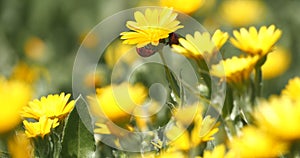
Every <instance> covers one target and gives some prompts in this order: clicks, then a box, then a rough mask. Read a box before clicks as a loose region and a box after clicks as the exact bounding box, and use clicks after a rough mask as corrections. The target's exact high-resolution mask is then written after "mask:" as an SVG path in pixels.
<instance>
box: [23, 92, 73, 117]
mask: <svg viewBox="0 0 300 158" xmlns="http://www.w3.org/2000/svg"><path fill="white" fill-rule="evenodd" d="M70 96H71V95H70V94H67V95H65V93H61V94H60V95H58V94H55V95H52V94H50V95H48V96H47V97H44V96H43V97H41V99H40V100H38V99H35V100H33V101H31V102H29V104H28V106H25V107H24V108H23V110H22V112H21V115H22V117H24V118H33V119H36V120H39V119H40V118H41V117H43V116H46V117H48V118H51V119H54V118H58V119H59V120H63V119H64V118H65V117H66V116H67V115H68V114H69V113H70V112H71V111H72V109H73V108H74V106H75V101H74V100H71V101H70V102H68V100H69V98H70Z"/></svg>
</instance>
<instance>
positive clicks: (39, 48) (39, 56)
mask: <svg viewBox="0 0 300 158" xmlns="http://www.w3.org/2000/svg"><path fill="white" fill-rule="evenodd" d="M45 51H46V45H45V43H44V41H43V40H42V39H40V38H39V37H30V38H28V39H27V41H26V42H25V46H24V52H25V55H26V56H27V57H28V58H30V59H33V60H38V61H39V60H43V59H44V56H45Z"/></svg>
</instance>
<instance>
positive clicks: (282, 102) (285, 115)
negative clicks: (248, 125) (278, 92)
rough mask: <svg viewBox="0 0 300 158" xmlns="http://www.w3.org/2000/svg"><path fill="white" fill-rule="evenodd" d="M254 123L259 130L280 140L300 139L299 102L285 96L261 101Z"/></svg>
mask: <svg viewBox="0 0 300 158" xmlns="http://www.w3.org/2000/svg"><path fill="white" fill-rule="evenodd" d="M254 116H255V119H256V123H257V124H258V126H259V127H260V128H261V129H264V130H265V131H268V132H269V133H271V134H273V135H275V136H277V137H279V138H280V139H286V140H295V139H299V138H300V132H299V131H300V124H299V122H300V101H299V100H298V101H297V102H295V101H293V100H291V99H290V98H289V97H287V96H280V97H277V96H273V97H271V98H270V99H269V100H268V101H262V102H261V103H260V104H259V106H257V109H256V112H255V115H254Z"/></svg>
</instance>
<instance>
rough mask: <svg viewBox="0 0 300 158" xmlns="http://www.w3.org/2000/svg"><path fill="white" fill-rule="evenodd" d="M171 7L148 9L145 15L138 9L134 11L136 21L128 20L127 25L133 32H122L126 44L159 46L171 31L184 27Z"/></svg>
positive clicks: (139, 46)
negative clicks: (160, 41)
mask: <svg viewBox="0 0 300 158" xmlns="http://www.w3.org/2000/svg"><path fill="white" fill-rule="evenodd" d="M172 12H173V10H172V9H170V8H163V9H162V10H158V9H153V10H151V9H149V8H148V9H146V11H145V15H144V14H142V13H141V12H139V11H137V12H135V13H134V18H135V20H136V21H127V23H126V26H127V27H128V28H129V29H130V30H132V31H133V32H122V33H121V34H120V35H121V39H124V41H123V43H124V44H137V47H138V48H141V47H143V46H146V45H147V44H152V45H154V46H157V45H158V44H159V40H160V39H165V38H167V37H168V36H169V34H170V33H172V32H175V31H176V30H178V29H180V28H183V26H182V25H179V23H180V22H179V21H178V20H175V19H176V17H177V14H176V13H172Z"/></svg>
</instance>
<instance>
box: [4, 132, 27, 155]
mask: <svg viewBox="0 0 300 158" xmlns="http://www.w3.org/2000/svg"><path fill="white" fill-rule="evenodd" d="M7 146H8V151H9V154H10V155H11V157H13V158H31V157H33V147H32V145H31V143H30V139H28V137H27V136H26V135H25V133H24V132H20V131H18V132H16V134H15V135H14V136H13V137H11V138H10V139H9V140H8V143H7Z"/></svg>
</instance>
